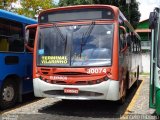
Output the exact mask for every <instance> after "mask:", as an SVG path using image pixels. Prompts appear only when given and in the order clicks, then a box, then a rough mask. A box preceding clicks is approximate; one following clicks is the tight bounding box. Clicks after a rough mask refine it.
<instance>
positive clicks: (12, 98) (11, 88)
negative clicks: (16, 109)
mask: <svg viewBox="0 0 160 120" xmlns="http://www.w3.org/2000/svg"><path fill="white" fill-rule="evenodd" d="M16 83H17V82H15V81H12V80H7V81H5V82H4V84H3V86H2V89H1V92H0V108H1V109H2V110H4V109H7V108H10V107H11V106H13V105H15V103H16V101H17V98H18V89H17V88H18V87H17V84H16Z"/></svg>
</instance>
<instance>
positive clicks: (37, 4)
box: [15, 0, 55, 18]
mask: <svg viewBox="0 0 160 120" xmlns="http://www.w3.org/2000/svg"><path fill="white" fill-rule="evenodd" d="M20 3H21V6H22V7H21V8H16V9H15V12H17V13H18V14H20V15H24V16H27V17H30V18H35V15H37V14H38V13H39V12H40V11H41V10H46V9H49V8H53V7H55V5H54V4H53V0H43V1H42V0H21V1H20Z"/></svg>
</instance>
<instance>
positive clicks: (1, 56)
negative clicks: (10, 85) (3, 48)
mask: <svg viewBox="0 0 160 120" xmlns="http://www.w3.org/2000/svg"><path fill="white" fill-rule="evenodd" d="M26 58H27V59H26ZM29 59H32V56H31V55H30V56H27V55H25V54H24V53H5V52H1V53H0V66H1V68H3V69H1V70H0V86H2V83H3V82H4V80H5V79H6V77H8V76H10V75H15V76H17V77H19V78H20V80H22V81H21V82H20V83H23V85H22V86H21V88H22V87H24V88H23V90H22V93H26V92H27V91H31V90H32V89H33V87H32V86H33V85H32V75H31V74H32V71H31V69H32V67H31V66H32V64H31V62H30V61H31V60H30V61H29ZM27 67H28V69H27ZM29 69H30V70H29ZM29 76H30V80H28V79H26V78H27V77H29ZM13 80H14V79H13ZM23 80H24V81H23Z"/></svg>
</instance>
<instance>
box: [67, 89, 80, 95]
mask: <svg viewBox="0 0 160 120" xmlns="http://www.w3.org/2000/svg"><path fill="white" fill-rule="evenodd" d="M64 93H68V94H78V93H79V89H77V88H64Z"/></svg>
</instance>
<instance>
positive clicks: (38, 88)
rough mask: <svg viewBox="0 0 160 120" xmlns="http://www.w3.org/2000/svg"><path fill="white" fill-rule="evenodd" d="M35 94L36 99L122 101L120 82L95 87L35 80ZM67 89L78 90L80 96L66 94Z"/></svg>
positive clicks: (107, 82)
mask: <svg viewBox="0 0 160 120" xmlns="http://www.w3.org/2000/svg"><path fill="white" fill-rule="evenodd" d="M33 86H34V94H35V96H36V97H54V98H59V99H72V100H112V101H117V100H119V99H120V92H119V81H115V80H110V79H109V80H107V81H104V82H102V83H99V84H94V85H58V84H51V83H47V82H44V81H42V80H40V79H39V78H35V79H33ZM65 88H70V89H78V90H79V93H78V94H66V93H64V89H65Z"/></svg>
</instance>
